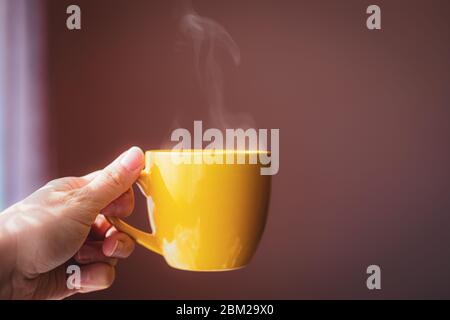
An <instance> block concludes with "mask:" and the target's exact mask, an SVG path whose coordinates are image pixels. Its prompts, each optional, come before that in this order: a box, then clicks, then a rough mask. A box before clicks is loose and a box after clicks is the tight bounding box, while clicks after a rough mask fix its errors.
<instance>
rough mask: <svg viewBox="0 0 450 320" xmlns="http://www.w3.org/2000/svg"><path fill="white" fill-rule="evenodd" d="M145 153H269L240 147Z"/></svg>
mask: <svg viewBox="0 0 450 320" xmlns="http://www.w3.org/2000/svg"><path fill="white" fill-rule="evenodd" d="M145 153H162V154H199V153H200V154H205V153H206V154H248V155H250V154H270V151H268V150H245V149H244V150H242V149H238V150H235V149H155V150H147V151H145Z"/></svg>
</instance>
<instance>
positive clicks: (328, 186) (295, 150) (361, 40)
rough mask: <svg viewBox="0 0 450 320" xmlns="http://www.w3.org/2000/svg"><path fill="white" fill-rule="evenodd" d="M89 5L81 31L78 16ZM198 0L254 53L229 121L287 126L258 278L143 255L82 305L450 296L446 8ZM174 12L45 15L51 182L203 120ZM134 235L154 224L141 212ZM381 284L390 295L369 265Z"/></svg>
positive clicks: (162, 8)
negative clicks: (72, 18)
mask: <svg viewBox="0 0 450 320" xmlns="http://www.w3.org/2000/svg"><path fill="white" fill-rule="evenodd" d="M75 2H76V3H77V4H79V5H80V6H81V8H82V19H83V20H82V30H81V31H76V32H71V31H68V30H67V29H66V28H65V19H66V14H65V9H66V7H67V6H68V5H69V4H72V3H75ZM376 3H377V4H378V5H379V6H380V7H381V9H382V30H381V31H375V32H373V31H368V30H367V28H366V26H365V19H366V14H365V10H366V8H367V6H368V5H370V4H372V2H369V1H356V0H352V1H334V0H329V1H324V0H321V1H312V0H311V1H269V0H247V1H218V0H214V1H211V0H209V1H206V0H201V1H195V2H194V7H195V8H196V10H197V11H198V12H199V14H201V15H204V16H207V17H210V18H213V19H215V20H216V21H218V22H219V23H221V24H222V25H224V26H225V27H226V28H227V30H228V31H229V32H230V34H231V35H232V36H233V38H234V40H235V41H236V43H237V44H238V45H239V47H240V49H241V55H242V61H241V65H240V66H239V67H238V68H236V69H234V68H232V67H231V65H230V64H229V61H228V62H227V60H226V59H224V61H223V62H222V63H223V65H224V67H225V70H226V72H225V80H226V101H227V107H228V110H229V111H230V112H236V111H245V112H248V113H250V114H252V116H253V117H254V120H255V122H256V124H257V126H258V127H259V128H280V137H281V146H280V149H281V153H280V157H281V158H280V161H281V164H280V172H279V174H278V175H277V176H275V177H274V180H273V194H272V199H271V206H270V213H269V219H268V222H267V228H266V231H265V234H264V236H263V239H262V242H261V245H260V248H259V250H258V252H257V254H256V256H255V257H254V259H253V262H252V263H251V264H250V265H249V266H248V267H247V268H245V269H243V270H239V271H235V272H229V273H211V274H209V273H189V272H182V271H177V270H173V269H171V268H169V267H168V266H167V265H166V264H165V262H164V261H163V259H162V258H161V257H159V256H157V255H154V254H152V253H150V252H148V251H145V250H144V249H142V248H138V249H137V250H136V252H135V253H134V254H133V256H132V257H131V258H130V259H128V260H127V261H125V262H123V263H121V264H120V265H119V267H118V274H117V279H116V282H115V284H114V285H113V287H112V288H111V289H109V290H107V291H104V292H101V293H95V294H89V295H84V296H81V297H82V298H125V299H128V298H238V299H239V298H255V299H257V298H289V299H293V298H295V299H297V298H394V297H395V298H431V297H433V298H450V278H449V276H448V270H450V251H449V250H448V247H449V243H450V234H449V231H448V230H449V229H450V197H449V193H450V167H449V163H450V150H449V137H450V124H449V119H450V109H449V103H450V90H449V81H450V72H449V71H450V62H449V57H450V44H449V41H448V39H450V22H449V21H450V20H449V16H450V5H449V4H450V3H449V2H448V1H425V0H422V1H406V0H405V1H380V0H379V1H376ZM175 4H176V3H175V2H174V1H163V0H161V1H144V0H133V1H125V0H121V1H119V0H115V1H112V0H108V1H102V0H95V1H92V0H91V1H82V0H78V1H61V0H48V1H47V5H48V6H47V7H48V38H49V56H48V61H49V79H50V80H49V93H50V110H51V127H50V135H51V137H52V140H51V147H52V150H53V153H52V154H53V155H54V159H53V160H54V168H53V169H54V172H53V175H54V176H65V175H81V174H84V173H86V172H88V171H90V170H95V169H97V168H99V167H102V166H104V165H105V164H106V163H108V161H110V160H111V159H113V158H114V157H115V156H116V155H117V154H118V153H119V152H121V151H122V150H123V149H125V148H127V147H128V146H131V145H139V146H141V147H142V148H144V149H151V148H158V147H160V145H161V143H162V142H164V141H167V139H168V138H169V134H170V132H171V131H172V129H173V128H175V127H179V126H187V127H188V128H191V126H192V122H193V120H204V121H205V122H207V121H208V120H209V119H208V111H207V107H206V106H205V104H204V100H203V98H202V92H201V90H200V89H199V87H198V85H197V82H196V78H195V69H194V65H193V56H192V51H191V49H190V48H189V47H183V46H177V45H176V42H177V40H179V39H178V36H177V35H178V28H177V23H176V20H174V16H173V8H174V6H175ZM137 202H138V206H137V208H136V212H135V214H134V215H133V216H132V217H131V218H130V221H131V222H132V223H134V224H136V225H139V226H141V227H147V226H148V222H147V221H146V214H145V208H144V201H143V199H142V198H138V201H137ZM370 264H378V265H380V266H381V269H382V290H381V291H378V292H373V291H369V290H367V288H366V284H365V281H366V277H367V275H366V273H365V271H366V268H367V266H368V265H370Z"/></svg>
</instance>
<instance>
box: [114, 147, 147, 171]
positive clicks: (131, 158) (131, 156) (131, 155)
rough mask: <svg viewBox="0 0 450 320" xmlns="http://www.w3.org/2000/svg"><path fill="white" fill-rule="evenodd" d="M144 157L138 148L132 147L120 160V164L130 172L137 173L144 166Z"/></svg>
mask: <svg viewBox="0 0 450 320" xmlns="http://www.w3.org/2000/svg"><path fill="white" fill-rule="evenodd" d="M143 162H144V156H143V153H142V150H141V149H140V148H138V147H131V148H130V149H129V150H128V151H127V152H126V153H125V155H124V156H123V158H122V159H121V160H120V164H121V165H122V166H124V167H125V168H126V169H127V170H129V171H135V170H136V169H138V168H140V167H141V166H142V165H143Z"/></svg>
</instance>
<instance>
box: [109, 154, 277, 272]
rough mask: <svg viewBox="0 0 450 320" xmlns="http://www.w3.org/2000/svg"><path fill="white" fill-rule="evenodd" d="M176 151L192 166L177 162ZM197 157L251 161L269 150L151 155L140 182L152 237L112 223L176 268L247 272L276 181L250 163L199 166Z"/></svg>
mask: <svg viewBox="0 0 450 320" xmlns="http://www.w3.org/2000/svg"><path fill="white" fill-rule="evenodd" d="M177 152H178V153H182V156H184V157H186V156H187V157H188V158H190V159H191V160H192V161H187V162H186V161H184V162H181V163H180V161H175V159H174V157H173V156H174V153H177ZM198 153H202V154H203V155H209V156H211V155H212V154H211V153H214V156H223V157H226V156H230V155H231V156H233V157H234V156H244V157H246V160H248V158H249V157H250V156H252V155H253V156H254V155H255V153H256V154H260V153H267V151H239V150H210V151H208V150H183V151H174V150H155V151H147V152H146V153H145V168H144V170H143V171H142V172H141V175H140V177H139V179H138V181H137V183H138V185H139V187H140V189H141V191H142V192H143V193H144V195H145V196H146V197H147V204H148V211H149V217H150V225H151V228H152V232H153V233H147V232H144V231H141V230H138V229H136V228H134V227H132V226H130V225H128V224H126V223H125V222H123V221H122V220H120V219H118V218H115V217H108V220H109V221H110V222H111V223H112V224H113V225H114V226H115V227H116V228H117V229H118V230H120V231H122V232H125V233H127V234H128V235H129V236H131V237H132V238H133V239H134V240H135V241H136V242H137V243H139V244H140V245H142V246H144V247H145V248H147V249H150V250H152V251H154V252H157V253H159V254H161V255H162V256H163V257H164V258H165V260H166V261H167V263H168V264H169V265H170V266H171V267H174V268H177V269H182V270H190V271H226V270H233V269H238V268H242V267H244V266H245V265H247V264H248V263H249V261H250V259H251V258H252V256H253V254H254V252H255V251H256V248H257V246H258V243H259V240H260V238H261V235H262V233H263V230H264V226H265V223H266V217H267V210H268V204H269V197H270V183H271V176H270V175H261V173H260V168H261V166H262V165H261V164H250V163H249V161H245V164H238V163H235V164H227V163H226V161H225V160H224V162H223V164H221V163H213V164H208V163H205V162H204V161H202V163H198V162H197V163H196V160H195V159H194V157H197V156H198ZM208 153H209V154H208ZM230 153H232V154H230ZM242 153H244V154H242ZM184 159H185V160H186V158H184Z"/></svg>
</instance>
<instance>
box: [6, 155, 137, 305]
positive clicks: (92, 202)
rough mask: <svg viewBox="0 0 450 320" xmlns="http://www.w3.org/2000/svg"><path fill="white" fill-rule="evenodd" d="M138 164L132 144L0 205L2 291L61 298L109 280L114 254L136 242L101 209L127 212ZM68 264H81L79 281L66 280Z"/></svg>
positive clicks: (122, 252)
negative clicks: (95, 166)
mask: <svg viewBox="0 0 450 320" xmlns="http://www.w3.org/2000/svg"><path fill="white" fill-rule="evenodd" d="M143 166H144V155H143V153H142V151H141V150H140V149H139V148H137V147H133V148H131V149H129V150H128V151H127V152H125V153H123V154H122V155H120V156H119V157H118V158H117V159H116V160H115V161H114V162H112V163H111V164H110V165H109V166H107V167H106V168H105V169H103V170H100V171H96V172H93V173H91V174H89V175H87V176H84V177H69V178H62V179H57V180H53V181H51V182H49V183H48V184H47V185H45V186H44V187H42V188H41V189H39V190H37V191H36V192H35V193H33V194H32V195H30V196H29V197H28V198H26V199H24V200H23V201H20V202H18V203H16V204H15V205H13V206H11V207H10V208H8V209H6V210H5V211H4V212H3V213H1V214H0V256H1V259H0V298H19V299H61V298H64V297H67V296H70V295H72V294H74V293H77V292H91V291H95V290H101V289H105V288H107V287H109V286H110V285H111V284H112V282H113V281H114V276H115V265H116V262H117V258H126V257H128V256H129V255H130V254H131V252H132V251H133V249H134V242H133V240H132V239H130V238H129V237H128V236H127V235H126V234H124V233H121V232H118V231H117V230H116V229H115V228H114V227H112V226H111V225H110V224H109V223H108V222H107V220H106V219H105V217H104V216H117V217H125V216H127V215H129V214H131V212H132V210H133V208H134V195H133V189H132V185H133V183H134V182H135V181H136V179H137V178H138V176H139V173H140V171H141V170H142V168H143ZM99 213H101V214H99ZM70 264H77V265H79V266H80V270H81V279H80V288H76V289H69V288H68V286H67V283H66V279H67V274H66V270H67V269H66V268H67V266H68V265H70Z"/></svg>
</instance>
